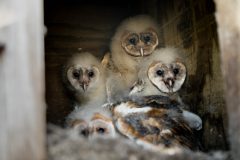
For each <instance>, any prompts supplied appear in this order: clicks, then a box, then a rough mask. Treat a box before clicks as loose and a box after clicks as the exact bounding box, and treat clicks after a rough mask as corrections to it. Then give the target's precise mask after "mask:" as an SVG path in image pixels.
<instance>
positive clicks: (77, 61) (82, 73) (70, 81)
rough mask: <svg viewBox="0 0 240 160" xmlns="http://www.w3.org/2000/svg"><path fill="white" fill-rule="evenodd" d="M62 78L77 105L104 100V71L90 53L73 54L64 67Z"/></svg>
mask: <svg viewBox="0 0 240 160" xmlns="http://www.w3.org/2000/svg"><path fill="white" fill-rule="evenodd" d="M63 78H64V83H65V85H66V87H67V88H68V89H69V91H70V92H71V93H72V94H73V96H74V97H75V100H76V102H77V103H78V104H79V105H86V104H89V103H104V102H105V100H106V91H105V71H104V69H103V68H102V66H101V62H100V60H98V59H97V58H96V57H95V56H93V55H92V54H91V53H88V52H83V53H80V54H75V55H73V56H72V57H71V58H70V59H69V60H68V62H67V64H66V65H65V67H64V72H63Z"/></svg>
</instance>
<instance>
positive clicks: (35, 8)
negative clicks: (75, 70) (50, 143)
mask: <svg viewBox="0 0 240 160" xmlns="http://www.w3.org/2000/svg"><path fill="white" fill-rule="evenodd" d="M0 5H1V7H0V10H1V11H3V10H2V6H7V7H4V8H7V9H6V10H4V12H0V13H5V14H6V16H7V17H9V18H11V19H5V23H4V24H2V23H1V25H0V37H1V38H0V43H1V44H3V45H4V47H2V48H3V49H2V50H4V51H3V53H1V54H0V128H1V131H0V159H1V160H43V159H45V153H46V151H45V102H44V101H45V100H44V97H45V96H44V91H45V89H44V88H45V87H44V34H43V1H42V0H34V1H33V0H2V1H1V3H0ZM3 16H4V15H3Z"/></svg>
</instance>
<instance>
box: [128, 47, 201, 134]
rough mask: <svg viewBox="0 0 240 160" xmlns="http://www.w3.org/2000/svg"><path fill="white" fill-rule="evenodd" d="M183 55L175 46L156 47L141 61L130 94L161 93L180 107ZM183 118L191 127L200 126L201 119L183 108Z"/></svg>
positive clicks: (183, 78) (146, 94)
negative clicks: (179, 92)
mask: <svg viewBox="0 0 240 160" xmlns="http://www.w3.org/2000/svg"><path fill="white" fill-rule="evenodd" d="M183 61H184V60H183V57H182V55H181V54H180V51H179V50H178V49H176V48H162V49H157V50H155V51H154V53H153V54H152V55H151V56H149V57H148V59H147V60H146V61H145V62H144V63H143V65H142V68H141V69H140V71H139V75H138V76H139V77H138V78H139V80H138V81H137V82H136V83H135V84H134V86H133V88H132V91H131V92H130V95H132V96H133V95H134V96H148V95H162V96H168V97H170V98H172V99H175V100H177V101H178V102H179V103H180V104H181V105H182V107H183V108H184V107H186V105H185V104H184V103H183V102H182V100H181V98H180V96H179V95H178V91H179V90H180V89H181V87H182V85H183V83H184V81H185V79H186V75H187V69H186V67H185V65H184V63H183ZM183 115H184V118H185V120H186V121H187V122H188V123H189V125H190V126H191V127H192V128H195V129H197V130H199V129H201V128H202V120H201V118H200V117H199V116H197V115H196V114H194V113H191V112H188V111H186V110H183Z"/></svg>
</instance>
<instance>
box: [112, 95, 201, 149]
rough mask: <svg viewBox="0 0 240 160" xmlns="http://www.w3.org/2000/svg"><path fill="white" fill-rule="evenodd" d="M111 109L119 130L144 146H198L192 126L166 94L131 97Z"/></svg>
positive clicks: (176, 103) (176, 104)
mask: <svg viewBox="0 0 240 160" xmlns="http://www.w3.org/2000/svg"><path fill="white" fill-rule="evenodd" d="M112 111H113V119H114V125H115V127H116V128H117V130H118V131H119V133H120V134H122V135H124V136H126V137H128V138H129V139H131V140H133V141H135V142H136V143H138V144H140V145H142V146H143V147H146V148H149V147H150V149H154V150H158V149H159V148H161V147H166V148H169V147H184V148H188V149H192V150H198V149H199V144H198V140H197V139H196V137H195V136H194V132H193V129H191V128H190V127H189V126H188V124H187V123H186V122H185V121H184V119H183V115H182V114H183V112H182V110H181V109H180V108H179V103H178V102H177V101H174V100H171V99H170V98H169V97H164V96H145V97H141V98H140V97H135V98H130V99H127V100H125V101H122V102H120V103H117V104H114V105H113V107H112Z"/></svg>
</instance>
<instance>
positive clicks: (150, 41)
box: [121, 29, 158, 57]
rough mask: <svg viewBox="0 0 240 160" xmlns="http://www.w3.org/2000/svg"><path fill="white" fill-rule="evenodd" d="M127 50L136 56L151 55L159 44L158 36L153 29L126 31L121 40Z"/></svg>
mask: <svg viewBox="0 0 240 160" xmlns="http://www.w3.org/2000/svg"><path fill="white" fill-rule="evenodd" d="M121 43H122V47H123V49H124V50H125V52H126V53H127V54H129V55H131V56H134V57H143V56H148V55H150V54H151V53H152V52H153V51H154V49H155V48H156V47H157V45H158V36H157V33H156V32H155V31H154V30H153V29H146V30H144V31H142V32H139V33H138V32H125V34H124V35H123V37H122V40H121Z"/></svg>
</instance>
